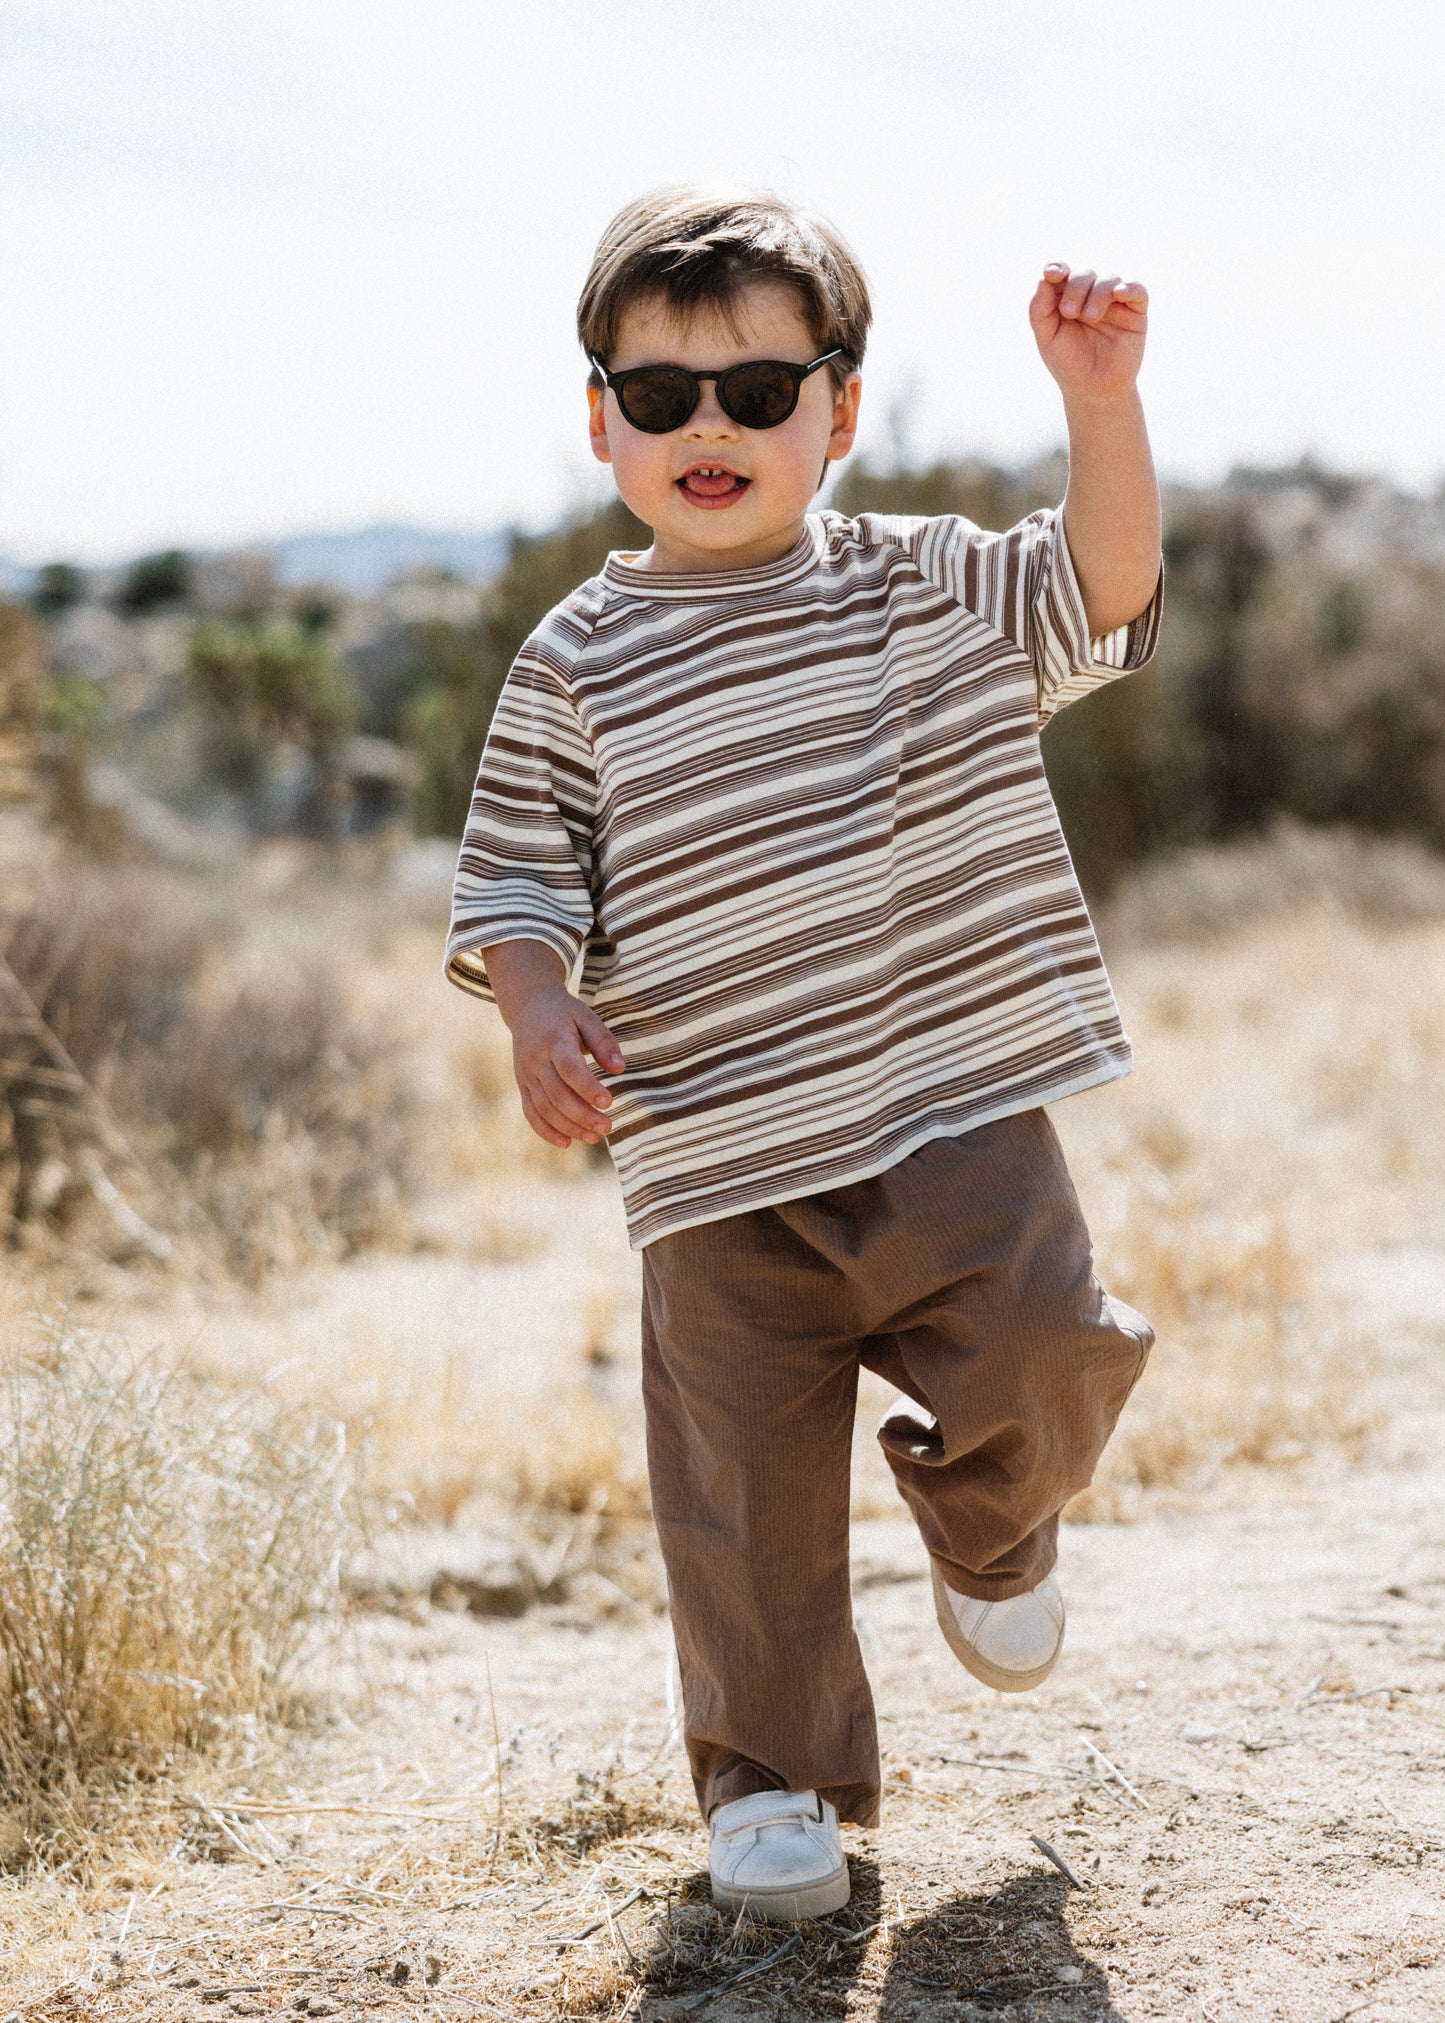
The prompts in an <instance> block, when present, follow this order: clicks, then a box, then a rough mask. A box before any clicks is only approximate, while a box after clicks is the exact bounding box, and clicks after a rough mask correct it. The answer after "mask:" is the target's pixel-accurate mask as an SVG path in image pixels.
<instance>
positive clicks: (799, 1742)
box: [643, 1209, 879, 1826]
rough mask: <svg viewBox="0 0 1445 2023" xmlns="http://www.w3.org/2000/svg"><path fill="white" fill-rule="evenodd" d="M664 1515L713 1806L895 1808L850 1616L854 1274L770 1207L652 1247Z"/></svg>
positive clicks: (654, 1442) (688, 1691)
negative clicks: (746, 1802)
mask: <svg viewBox="0 0 1445 2023" xmlns="http://www.w3.org/2000/svg"><path fill="white" fill-rule="evenodd" d="M643 1284H644V1293H643V1397H644V1402H645V1405H646V1411H647V1454H648V1471H649V1475H650V1478H651V1483H652V1504H653V1513H654V1516H655V1519H656V1523H657V1531H658V1537H659V1540H660V1542H661V1545H662V1555H663V1560H664V1562H665V1564H666V1567H667V1579H668V1591H669V1596H670V1599H671V1604H672V1620H673V1629H674V1632H675V1635H676V1638H677V1650H678V1659H679V1663H680V1667H681V1671H682V1688H683V1709H684V1732H685V1738H686V1743H687V1751H688V1757H689V1760H690V1762H691V1765H692V1773H693V1781H694V1784H695V1786H696V1789H697V1795H698V1802H699V1804H700V1805H701V1806H702V1809H703V1813H704V1816H706V1815H707V1814H708V1813H709V1812H711V1810H712V1809H713V1807H714V1806H716V1805H721V1804H725V1803H727V1802H728V1801H729V1800H730V1799H734V1798H742V1797H745V1796H747V1795H748V1794H749V1793H751V1792H755V1791H768V1790H775V1789H776V1790H784V1791H806V1790H815V1791H818V1792H820V1793H821V1794H822V1796H823V1797H825V1798H827V1799H829V1800H831V1801H832V1803H833V1804H834V1805H835V1806H836V1807H837V1808H838V1813H839V1816H840V1818H843V1819H849V1820H854V1821H856V1822H857V1823H858V1824H860V1825H864V1826H869V1825H872V1824H874V1823H875V1821H876V1819H877V1816H878V1793H879V1768H878V1743H877V1731H876V1728H875V1725H874V1717H873V1701H872V1695H871V1694H870V1692H869V1689H868V1681H867V1678H866V1676H865V1674H864V1670H863V1661H862V1656H861V1654H860V1652H859V1649H858V1640H857V1637H856V1635H855V1634H854V1629H853V1609H852V1598H851V1592H850V1588H849V1580H848V1488H849V1482H848V1478H849V1466H850V1461H851V1453H852V1434H853V1421H854V1413H855V1408H856V1397H857V1370H858V1330H857V1325H856V1316H855V1315H854V1314H853V1312H852V1309H851V1300H850V1295H849V1289H848V1285H847V1282H846V1280H845V1279H844V1278H843V1277H842V1275H841V1274H839V1273H838V1272H837V1271H836V1270H835V1269H833V1268H832V1267H831V1266H830V1265H829V1264H828V1263H827V1262H826V1261H825V1260H823V1259H820V1258H818V1257H817V1256H816V1255H815V1254H814V1253H813V1252H812V1251H811V1250H810V1249H809V1247H808V1246H807V1244H806V1243H805V1242H804V1241H802V1240H801V1239H800V1238H799V1237H798V1236H797V1235H795V1234H794V1232H792V1231H791V1230H789V1229H788V1228H787V1227H786V1226H785V1225H784V1224H783V1223H782V1222H780V1221H779V1220H778V1217H777V1215H776V1214H775V1212H774V1211H773V1210H771V1209H761V1210H757V1211H755V1212H753V1213H751V1214H747V1215H739V1216H729V1217H726V1218H724V1219H722V1220H720V1221H717V1222H710V1223H704V1224H702V1225H701V1226H699V1227H697V1228H692V1229H684V1230H679V1231H677V1232H675V1233H674V1234H672V1235H669V1236H664V1237H660V1238H658V1239H657V1241H656V1242H654V1243H651V1244H649V1245H648V1246H647V1248H646V1249H645V1250H644V1252H643Z"/></svg>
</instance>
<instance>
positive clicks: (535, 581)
mask: <svg viewBox="0 0 1445 2023" xmlns="http://www.w3.org/2000/svg"><path fill="white" fill-rule="evenodd" d="M651 539H652V536H651V534H650V533H649V532H648V530H647V528H646V527H644V526H643V525H642V523H641V521H639V520H636V519H634V518H633V516H632V514H631V513H629V512H628V510H627V508H626V506H624V505H623V504H622V502H621V500H620V499H619V500H614V501H613V502H612V503H611V504H609V505H606V506H603V507H602V508H600V510H599V511H597V512H595V513H592V514H589V515H587V516H586V517H585V518H583V519H580V520H574V521H572V522H571V523H569V524H568V525H567V526H564V527H562V528H560V529H559V530H558V531H557V532H555V533H551V534H515V535H513V537H512V543H511V548H510V550H509V552H508V556H507V564H506V567H505V568H504V569H503V570H502V572H501V574H500V575H499V576H498V577H497V578H496V579H495V581H494V582H493V583H492V584H490V585H489V587H488V588H487V590H486V592H485V593H484V595H483V597H482V603H481V609H480V612H479V615H478V617H477V620H476V623H475V624H473V625H467V626H461V625H449V624H445V623H443V622H441V621H440V620H434V621H432V622H430V623H427V624H423V625H419V626H417V627H416V628H415V630H414V633H413V637H412V651H411V654H410V658H409V662H408V665H407V667H406V670H405V676H404V681H403V683H402V687H401V694H400V696H399V698H398V701H397V705H396V707H397V728H398V729H399V730H400V732H401V734H402V736H403V737H404V738H405V740H406V742H407V743H408V744H409V745H410V746H411V747H412V749H413V750H414V751H415V752H416V753H417V755H418V757H419V758H420V759H421V761H422V765H423V768H424V771H423V780H422V787H421V791H420V795H419V799H418V807H417V826H418V828H419V829H420V830H421V832H422V833H423V834H424V835H442V836H454V835H458V834H460V832H461V828H462V824H463V822H464V821H465V820H466V813H467V808H468V806H469V804H470V801H471V797H472V786H473V783H474V781H475V779H476V772H477V760H478V759H479V758H480V756H481V750H482V745H483V744H484V742H485V741H486V735H487V726H488V725H489V724H490V722H491V720H492V711H493V710H494V709H495V708H496V703H497V697H498V695H499V694H500V693H501V688H502V683H503V681H504V680H505V679H506V674H507V669H508V668H509V667H510V666H511V664H512V661H513V659H514V658H515V657H516V653H517V649H518V647H519V646H520V645H521V644H522V641H523V640H524V639H525V638H526V637H527V635H528V633H529V632H531V631H532V630H533V628H534V627H535V626H536V625H537V624H538V623H539V621H540V620H541V619H542V618H544V617H545V616H546V614H547V613H548V612H549V611H550V610H551V608H552V606H553V605H554V604H559V603H560V602H561V601H562V599H563V598H564V597H566V596H567V595H568V594H569V593H570V592H571V591H573V590H575V589H576V588H577V585H578V584H579V583H582V582H585V580H586V579H587V577H589V576H594V575H595V574H596V573H597V571H598V570H599V569H600V568H601V566H602V564H603V562H604V561H605V560H606V557H607V554H608V551H609V550H610V549H613V548H622V549H629V548H645V547H647V546H648V545H649V543H650V542H651ZM376 728H378V729H381V730H383V734H385V729H384V727H383V726H381V725H377V726H376Z"/></svg>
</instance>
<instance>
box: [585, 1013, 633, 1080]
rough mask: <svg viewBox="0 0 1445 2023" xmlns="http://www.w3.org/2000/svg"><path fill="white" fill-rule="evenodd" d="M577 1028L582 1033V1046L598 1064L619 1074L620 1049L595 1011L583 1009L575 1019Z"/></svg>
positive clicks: (621, 1062) (620, 1068) (620, 1067)
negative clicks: (576, 1019)
mask: <svg viewBox="0 0 1445 2023" xmlns="http://www.w3.org/2000/svg"><path fill="white" fill-rule="evenodd" d="M577 1030H578V1032H579V1033H580V1034H581V1035H582V1044H583V1046H585V1047H586V1049H587V1051H588V1053H589V1054H591V1056H592V1058H593V1060H594V1061H596V1062H597V1064H598V1066H599V1067H602V1068H607V1069H609V1070H610V1071H611V1073H613V1074H614V1075H620V1074H621V1072H622V1069H623V1065H624V1064H623V1059H622V1049H621V1047H619V1046H618V1044H617V1042H616V1040H615V1039H614V1038H613V1037H612V1033H611V1031H610V1030H609V1028H608V1027H607V1026H605V1025H604V1024H603V1023H602V1021H601V1019H600V1018H598V1016H597V1014H596V1012H595V1011H586V1010H584V1011H583V1013H582V1015H581V1017H580V1018H579V1019H578V1021H577Z"/></svg>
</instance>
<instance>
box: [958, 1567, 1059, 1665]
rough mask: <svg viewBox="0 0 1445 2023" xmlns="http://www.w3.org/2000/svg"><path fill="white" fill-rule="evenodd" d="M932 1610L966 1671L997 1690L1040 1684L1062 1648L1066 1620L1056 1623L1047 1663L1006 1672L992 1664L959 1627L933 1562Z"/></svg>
mask: <svg viewBox="0 0 1445 2023" xmlns="http://www.w3.org/2000/svg"><path fill="white" fill-rule="evenodd" d="M933 1611H934V1614H935V1615H936V1616H937V1617H938V1627H939V1628H940V1629H941V1630H942V1632H943V1641H944V1642H945V1643H946V1644H947V1645H948V1648H949V1649H950V1650H951V1651H952V1653H953V1655H954V1656H955V1658H957V1660H958V1662H959V1663H960V1665H962V1666H963V1668H964V1670H965V1671H966V1672H972V1674H973V1676H974V1677H975V1679H977V1680H979V1681H980V1682H981V1683H982V1684H983V1685H985V1686H992V1687H993V1689H994V1691H995V1692H996V1693H1027V1692H1029V1691H1030V1690H1031V1689H1032V1688H1033V1687H1035V1686H1041V1685H1042V1684H1043V1682H1044V1680H1045V1679H1047V1677H1048V1676H1049V1673H1050V1672H1052V1670H1053V1669H1054V1666H1055V1665H1056V1664H1057V1663H1058V1662H1059V1653H1060V1652H1061V1651H1062V1650H1063V1648H1064V1630H1065V1628H1066V1622H1064V1623H1060V1624H1059V1641H1058V1642H1057V1643H1056V1644H1055V1645H1054V1651H1053V1656H1052V1657H1051V1658H1050V1659H1049V1661H1048V1663H1047V1664H1046V1665H1036V1666H1035V1667H1034V1669H1033V1671H1031V1672H1005V1671H1001V1670H1000V1669H999V1667H998V1666H997V1665H991V1664H990V1663H989V1661H988V1659H987V1658H985V1657H983V1656H981V1655H980V1653H979V1652H978V1651H976V1650H975V1649H974V1647H973V1645H972V1644H971V1643H969V1642H968V1640H967V1638H966V1637H965V1636H964V1635H963V1634H962V1632H961V1631H960V1630H959V1627H958V1620H957V1618H956V1617H955V1615H954V1613H953V1608H952V1606H951V1604H950V1602H949V1599H948V1583H947V1582H946V1581H945V1580H944V1578H943V1576H942V1575H941V1574H940V1573H939V1571H938V1568H937V1567H936V1566H935V1567H934V1569H933Z"/></svg>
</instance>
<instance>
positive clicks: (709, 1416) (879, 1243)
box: [643, 1110, 1153, 1826]
mask: <svg viewBox="0 0 1445 2023" xmlns="http://www.w3.org/2000/svg"><path fill="white" fill-rule="evenodd" d="M643 1265H644V1291H643V1390H644V1396H645V1400H646V1407H647V1449H648V1467H649V1472H650V1476H651V1482H652V1500H653V1510H654V1514H655V1516H656V1521H657V1529H658V1535H659V1538H660V1540H661V1543H662V1553H663V1558H664V1560H665V1562H666V1566H667V1577H668V1588H669V1593H670V1597H671V1602H672V1620H673V1628H674V1631H675V1634H676V1637H677V1650H678V1660H679V1664H680V1666H681V1671H682V1687H683V1706H684V1714H685V1735H686V1741H687V1749H688V1755H689V1758H690V1761H691V1764H692V1773H693V1781H694V1783H695V1785H696V1788H697V1794H698V1801H699V1803H700V1804H701V1806H702V1809H703V1813H704V1815H706V1814H708V1813H709V1812H711V1811H712V1809H713V1807H714V1806H717V1805H722V1804H725V1803H726V1802H727V1801H728V1800H729V1799H734V1798H742V1797H744V1796H746V1795H747V1794H748V1793H750V1792H754V1791H768V1790H785V1791H806V1790H815V1791H818V1792H819V1793H821V1795H822V1796H823V1797H825V1798H828V1799H830V1800H831V1801H832V1803H833V1804H834V1805H836V1806H837V1808H838V1812H839V1816H840V1817H841V1818H843V1819H849V1820H854V1821H856V1822H857V1823H858V1824H859V1825H861V1826H871V1825H873V1824H875V1823H876V1821H877V1817H878V1793H879V1768H878V1739H877V1731H876V1727H875V1724H874V1717H873V1700H872V1695H871V1694H870V1692H869V1689H868V1680H867V1677H866V1675H865V1673H864V1670H863V1661H862V1657H861V1655H860V1653H859V1649H858V1639H857V1637H856V1635H855V1633H854V1629H853V1611H852V1600H851V1594H850V1589H849V1581H848V1502H849V1484H848V1476H849V1462H850V1457H851V1451H852V1438H853V1422H854V1415H855V1402H856V1393H857V1383H858V1370H859V1367H860V1366H861V1367H863V1368H865V1369H869V1370H876V1371H877V1372H878V1374H879V1375H880V1376H882V1377H885V1378H886V1379H887V1380H888V1382H889V1383H891V1384H894V1385H896V1386H897V1388H898V1389H899V1390H900V1391H902V1392H904V1393H905V1395H906V1398H908V1399H912V1400H916V1403H917V1406H918V1407H919V1408H921V1410H914V1409H913V1408H912V1407H910V1406H909V1405H908V1404H906V1403H900V1404H899V1406H898V1407H897V1409H896V1410H894V1411H891V1412H890V1413H889V1414H888V1416H887V1417H886V1418H885V1420H884V1422H883V1425H882V1426H881V1428H880V1429H879V1434H878V1438H879V1441H880V1442H881V1444H882V1447H883V1450H884V1452H885V1454H886V1455H887V1457H888V1461H889V1465H890V1466H891V1468H892V1470H893V1473H894V1476H895V1477H896V1479H897V1482H898V1487H899V1489H900V1491H901V1492H902V1495H903V1498H904V1500H905V1502H906V1503H907V1504H908V1506H909V1509H910V1510H911V1511H912V1512H913V1515H914V1517H915V1519H916V1520H917V1523H918V1528H919V1530H920V1532H921V1533H922V1535H923V1541H924V1544H925V1545H926V1546H927V1547H928V1550H929V1552H930V1553H931V1554H932V1555H933V1557H934V1559H935V1561H936V1562H937V1565H938V1568H939V1571H940V1573H941V1574H942V1576H943V1578H944V1580H945V1581H946V1582H947V1584H948V1585H949V1586H950V1587H952V1588H956V1589H957V1590H958V1591H959V1592H960V1593H962V1594H966V1595H972V1596H974V1597H976V1598H978V1599H980V1600H999V1601H1002V1600H1004V1599H1006V1598H1007V1597H1009V1596H1011V1595H1017V1594H1024V1593H1027V1591H1028V1590H1029V1589H1030V1588H1033V1587H1035V1586H1037V1584H1038V1583H1039V1581H1041V1580H1042V1579H1043V1578H1044V1576H1045V1575H1046V1574H1047V1573H1048V1572H1049V1570H1050V1568H1051V1567H1052V1566H1053V1563H1054V1558H1055V1553H1056V1549H1057V1532H1058V1514H1059V1511H1060V1509H1061V1508H1062V1507H1063V1505H1064V1504H1065V1503H1066V1502H1067V1501H1068V1499H1069V1498H1070V1497H1071V1496H1073V1495H1075V1494H1076V1493H1077V1492H1078V1491H1079V1490H1081V1489H1083V1488H1084V1487H1085V1486H1086V1485H1087V1483H1088V1482H1089V1480H1090V1477H1091V1476H1092V1474H1093V1471H1094V1465H1095V1463H1096V1462H1097V1460H1098V1458H1099V1455H1100V1453H1101V1452H1102V1451H1103V1447H1104V1444H1105V1442H1106V1441H1107V1439H1108V1437H1109V1435H1110V1433H1111V1432H1112V1430H1113V1427H1114V1422H1115V1420H1116V1419H1117V1417H1118V1415H1119V1411H1120V1408H1121V1407H1122V1405H1123V1403H1124V1400H1125V1399H1126V1398H1127V1397H1128V1395H1129V1392H1130V1389H1131V1388H1132V1386H1133V1384H1134V1381H1135V1379H1136V1378H1137V1376H1138V1375H1139V1372H1140V1370H1141V1369H1142V1367H1143V1363H1144V1358H1145V1356H1146V1355H1147V1353H1148V1350H1149V1345H1150V1343H1151V1342H1152V1340H1153V1335H1152V1332H1151V1330H1150V1328H1149V1326H1148V1323H1147V1322H1146V1321H1145V1320H1143V1318H1142V1317H1141V1316H1140V1315H1139V1314H1136V1313H1135V1312H1134V1311H1133V1309H1132V1308H1130V1307H1126V1306H1124V1305H1123V1304H1122V1303H1121V1302H1119V1301H1117V1300H1114V1299H1111V1298H1110V1297H1109V1295H1108V1294H1107V1293H1106V1292H1105V1291H1104V1290H1103V1288H1102V1287H1101V1286H1100V1284H1099V1282H1098V1280H1097V1279H1096V1278H1095V1277H1094V1273H1093V1259H1092V1253H1091V1249H1090V1244H1089V1234H1088V1230H1087V1229H1086V1228H1085V1226H1084V1220H1083V1216H1082V1214H1081V1212H1080V1209H1079V1203H1078V1198H1077V1196H1076V1195H1075V1193H1074V1188H1073V1183H1072V1182H1071V1180H1070V1179H1069V1175H1068V1171H1067V1169H1066V1167H1065V1165H1064V1160H1063V1154H1062V1152H1061V1151H1060V1149H1059V1143H1058V1139H1057V1138H1056V1137H1055V1135H1054V1130H1053V1126H1052V1125H1051V1124H1050V1122H1049V1120H1048V1118H1047V1116H1046V1115H1045V1114H1044V1112H1043V1111H1042V1110H1029V1111H1025V1112H1023V1113H1022V1114H1020V1115H1018V1116H1013V1117H1005V1118H1002V1119H1001V1120H1000V1121H998V1122H997V1123H993V1124H985V1125H982V1126H980V1127H979V1128H978V1129H977V1130H974V1131H970V1132H967V1133H966V1134H965V1135H964V1136H962V1137H957V1138H937V1139H934V1140H933V1141H932V1142H931V1143H929V1144H927V1145H924V1146H922V1147H921V1148H920V1150H918V1151H917V1152H915V1153H913V1154H912V1155H911V1156H910V1157H909V1158H907V1159H904V1160H902V1161H900V1163H899V1164H898V1165H896V1166H892V1167H890V1168H889V1169H888V1171H887V1172H885V1173H880V1174H877V1175H876V1176H875V1177H874V1178H872V1179H869V1180H860V1181H857V1182H855V1183H853V1184H852V1185H850V1186H847V1187H839V1188H834V1189H831V1190H829V1191H828V1192H827V1193H823V1194H814V1195H810V1196H807V1197H806V1198H804V1199H802V1200H797V1201H783V1202H779V1203H778V1204H777V1205H776V1206H775V1207H770V1208H761V1209H755V1210H752V1211H751V1212H749V1213H748V1214H745V1215H734V1216H728V1217H726V1218H724V1219H722V1220H720V1221H717V1222H706V1223H702V1224H700V1225H698V1226H696V1227H694V1228H690V1229H682V1230H678V1231H675V1232H674V1233H673V1234H671V1235H668V1236H663V1237H659V1238H657V1240H656V1241H655V1242H653V1243H651V1244H649V1245H648V1246H647V1248H646V1249H645V1250H644V1252H643Z"/></svg>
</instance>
